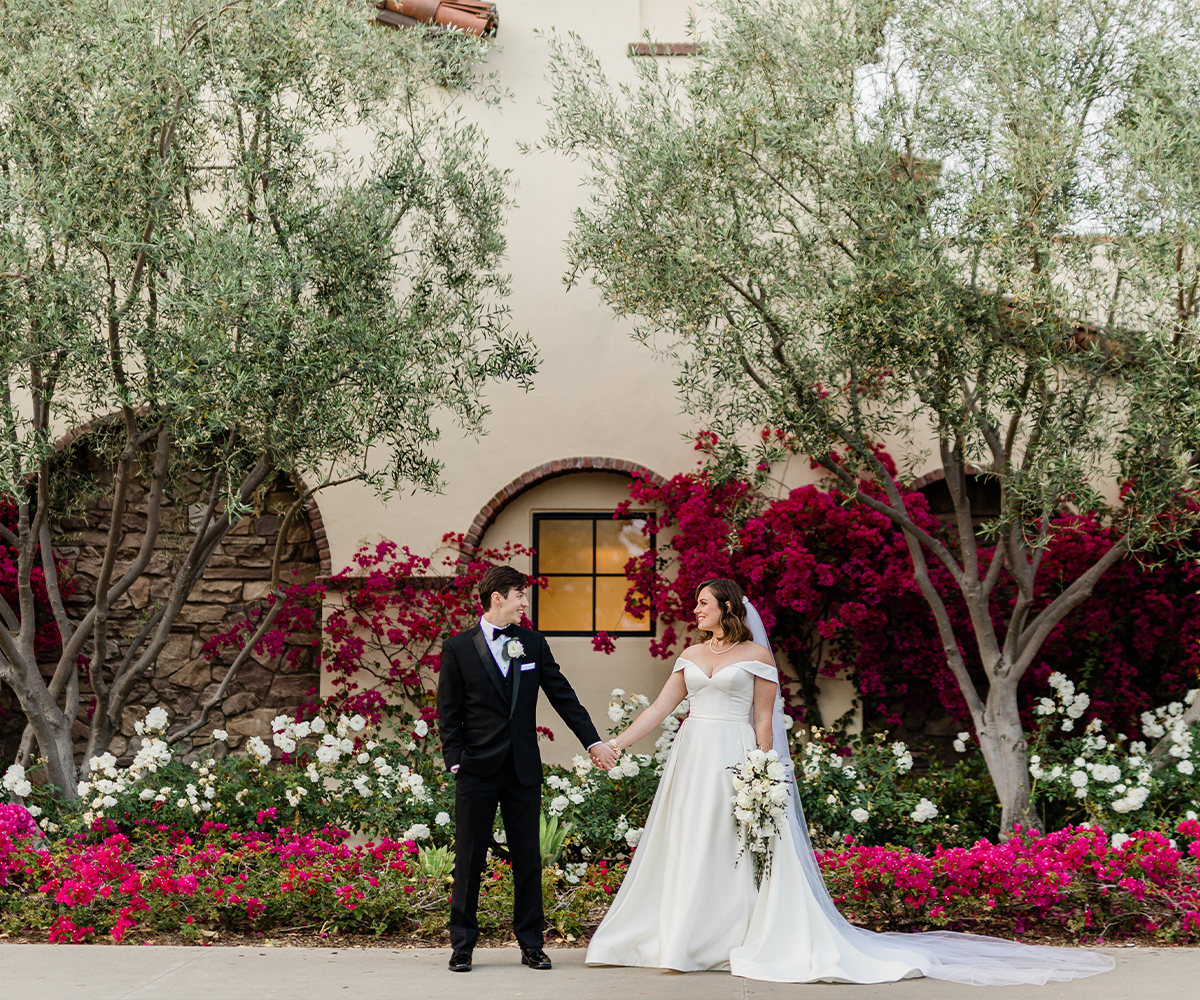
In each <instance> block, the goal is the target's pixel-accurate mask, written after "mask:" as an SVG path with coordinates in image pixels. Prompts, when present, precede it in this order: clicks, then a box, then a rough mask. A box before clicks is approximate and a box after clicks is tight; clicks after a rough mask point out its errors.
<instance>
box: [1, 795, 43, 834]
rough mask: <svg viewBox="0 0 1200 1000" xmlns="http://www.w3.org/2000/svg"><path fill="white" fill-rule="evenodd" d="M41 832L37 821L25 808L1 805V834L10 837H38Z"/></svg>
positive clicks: (11, 804)
mask: <svg viewBox="0 0 1200 1000" xmlns="http://www.w3.org/2000/svg"><path fill="white" fill-rule="evenodd" d="M39 832H40V831H39V830H38V828H37V821H36V820H34V818H33V816H32V815H30V812H29V810H28V809H26V808H25V807H24V806H21V805H17V804H16V803H12V802H4V803H0V833H3V834H6V835H7V836H9V837H36V836H38V835H39Z"/></svg>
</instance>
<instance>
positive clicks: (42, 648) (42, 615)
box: [0, 496, 77, 660]
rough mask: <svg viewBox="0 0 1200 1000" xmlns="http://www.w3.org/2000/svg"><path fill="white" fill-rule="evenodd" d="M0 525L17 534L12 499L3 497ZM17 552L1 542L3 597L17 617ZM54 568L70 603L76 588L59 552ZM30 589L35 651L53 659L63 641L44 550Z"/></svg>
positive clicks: (37, 554) (33, 571)
mask: <svg viewBox="0 0 1200 1000" xmlns="http://www.w3.org/2000/svg"><path fill="white" fill-rule="evenodd" d="M0 524H3V525H4V527H5V528H7V529H8V531H9V532H10V533H13V534H15V533H16V530H17V505H16V503H15V502H14V501H13V499H12V497H3V496H0ZM17 558H18V553H17V548H16V546H15V545H9V544H8V542H7V541H5V540H4V539H3V538H0V595H3V597H4V599H5V600H6V601H8V606H9V607H10V608H12V609H13V611H14V612H15V613H17V614H18V615H19V614H20V613H21V612H20V609H21V602H20V599H19V597H18V595H17ZM54 565H55V567H56V568H57V569H58V576H59V590H60V592H61V593H62V598H63V601H64V602H65V601H67V600H68V599H69V598H70V597H71V595H72V594H74V593H75V591H76V589H77V585H76V583H75V581H74V580H73V579H71V578H70V577H69V576H68V575H67V561H66V560H65V559H64V558H63V557H62V556H60V555H59V554H58V553H57V552H55V553H54ZM29 580H30V585H31V587H32V588H33V603H34V612H35V617H36V620H37V631H36V633H35V635H34V637H33V648H34V651H35V652H36V653H37V655H38V659H39V660H47V659H50V658H51V656H52V655H53V654H55V653H57V652H58V650H59V648H60V647H61V645H62V640H61V638H60V636H59V634H58V624H57V623H56V622H55V621H54V609H53V608H52V607H51V606H50V596H49V594H48V593H47V591H46V575H45V572H44V570H43V569H42V555H41V546H38V547H37V548H36V549H35V550H34V558H33V567H32V568H31V570H30V573H29Z"/></svg>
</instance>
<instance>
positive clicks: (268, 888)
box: [0, 820, 1200, 943]
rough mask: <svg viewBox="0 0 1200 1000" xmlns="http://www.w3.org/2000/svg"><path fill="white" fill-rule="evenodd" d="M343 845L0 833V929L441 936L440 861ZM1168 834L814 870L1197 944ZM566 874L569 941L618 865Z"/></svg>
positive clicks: (562, 884)
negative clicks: (48, 839) (45, 838)
mask: <svg viewBox="0 0 1200 1000" xmlns="http://www.w3.org/2000/svg"><path fill="white" fill-rule="evenodd" d="M342 832H343V831H338V830H324V831H318V832H314V833H307V834H297V833H295V832H294V831H292V830H290V829H286V828H284V829H281V830H279V831H277V832H276V833H274V834H261V833H235V832H232V831H229V830H227V829H225V828H224V827H223V826H222V825H221V824H206V825H205V827H203V828H202V829H201V830H199V831H196V832H195V833H194V834H188V833H185V832H184V831H181V830H178V829H174V828H171V827H168V826H165V825H163V824H157V825H155V824H146V823H143V824H139V825H138V826H137V827H135V828H134V829H133V830H131V831H130V832H129V833H128V834H114V833H106V832H105V831H104V830H102V829H101V830H98V831H97V832H96V833H94V834H92V835H91V836H79V837H69V838H63V839H62V840H59V841H57V842H55V843H54V844H52V845H51V846H50V847H49V848H45V847H40V848H39V847H37V846H36V844H35V842H33V841H32V840H30V839H29V838H15V839H13V838H9V837H8V836H7V835H6V834H3V833H0V873H3V875H4V877H5V878H6V879H7V881H6V883H5V884H3V885H2V886H0V930H3V931H4V932H7V933H9V934H11V935H24V934H29V933H31V932H34V931H45V932H46V933H47V936H48V938H49V940H51V941H58V942H79V941H86V940H90V939H92V938H95V937H100V936H106V937H109V938H111V939H112V940H116V941H120V940H123V939H124V938H126V937H127V936H128V935H129V934H130V933H131V932H134V931H138V932H145V931H161V932H171V933H179V934H183V935H185V936H194V937H196V938H197V939H199V938H201V937H204V936H211V934H212V933H213V932H214V931H217V932H220V931H223V930H228V931H243V932H244V931H260V932H263V933H267V932H272V931H275V932H278V931H283V930H287V931H292V932H295V931H299V932H301V933H308V934H316V933H319V932H320V931H321V930H322V929H326V930H328V929H333V928H336V929H338V930H342V931H347V932H357V933H374V934H383V933H399V934H412V933H417V934H429V933H431V932H435V931H438V930H440V929H442V928H443V927H444V926H445V922H446V919H447V916H448V911H449V898H448V894H449V885H448V882H447V880H446V878H445V869H444V866H441V865H440V863H438V859H436V858H431V857H429V856H428V855H427V854H426V853H425V852H422V851H420V850H418V848H417V846H416V845H415V844H414V843H413V842H412V841H396V840H389V839H386V838H383V839H381V840H380V841H379V842H377V843H371V844H367V845H366V846H364V847H353V848H351V847H347V846H346V845H345V844H344V843H342V837H341V834H342ZM1177 837H1178V841H1177V842H1172V841H1170V840H1168V838H1167V837H1165V836H1163V835H1162V834H1158V833H1137V834H1134V835H1133V836H1132V837H1130V838H1129V839H1128V840H1126V841H1124V842H1123V843H1121V845H1120V846H1119V847H1116V848H1114V847H1112V846H1111V844H1110V842H1109V840H1108V838H1107V837H1106V836H1105V835H1104V834H1103V833H1102V832H1101V831H1099V830H1094V829H1084V828H1071V829H1065V830H1060V831H1058V832H1057V833H1054V834H1049V835H1047V836H1040V835H1024V834H1021V835H1018V836H1016V837H1013V838H1012V839H1011V840H1009V841H1008V842H1007V843H1004V844H992V843H989V842H987V841H979V842H978V843H976V844H974V845H972V846H971V847H966V848H949V849H943V848H940V847H939V848H938V849H936V850H935V851H934V852H933V853H932V854H930V855H923V854H917V853H915V852H913V851H910V850H907V849H905V848H896V847H869V846H865V845H859V844H855V843H854V842H853V841H851V840H849V838H847V843H845V844H844V845H841V846H839V847H837V848H834V849H830V850H825V851H821V852H819V853H818V860H819V862H820V865H821V868H822V871H823V872H824V874H825V878H826V882H827V884H828V885H829V887H830V891H831V892H832V893H833V895H834V898H835V901H836V902H837V904H838V906H839V907H840V908H841V909H842V911H843V912H844V913H846V915H847V916H848V917H849V918H850V919H851V920H853V921H854V922H856V923H858V924H860V925H862V926H869V927H873V928H876V929H880V930H912V929H921V928H927V927H940V928H950V929H963V930H986V931H987V932H988V933H993V934H1003V935H1008V936H1011V937H1016V938H1022V937H1028V938H1037V937H1040V936H1050V937H1062V936H1064V935H1069V936H1071V937H1073V938H1076V939H1079V940H1088V941H1093V942H1096V941H1104V940H1119V939H1121V938H1123V937H1128V936H1137V937H1139V938H1146V937H1151V938H1154V939H1158V940H1163V941H1173V942H1181V943H1188V942H1196V941H1200V883H1198V881H1197V873H1196V866H1197V861H1198V860H1200V823H1197V822H1196V821H1194V820H1193V821H1189V822H1187V823H1183V824H1180V826H1179V828H1178V831H1177ZM568 867H569V868H574V871H573V872H564V871H562V870H556V869H553V868H548V869H547V870H546V876H545V880H544V885H543V889H544V895H545V903H546V912H547V917H548V919H549V920H550V921H551V923H552V924H554V925H555V926H556V928H557V929H558V930H559V932H560V933H571V934H575V935H579V934H580V933H582V931H583V929H584V927H585V926H586V925H589V924H590V925H594V924H595V923H596V922H597V921H598V920H599V918H600V917H602V916H603V913H604V910H605V909H606V907H607V903H608V901H609V900H610V899H611V897H612V895H613V894H614V893H615V892H616V890H617V888H618V887H619V886H620V882H621V879H622V877H623V875H624V872H625V867H624V866H623V865H621V864H617V865H609V864H606V863H604V862H598V863H591V864H588V865H585V866H582V867H581V868H579V867H575V866H568ZM483 883H484V884H483V891H482V893H481V904H480V905H481V913H480V918H481V925H482V926H483V928H484V930H485V932H489V933H504V931H505V922H506V920H507V917H508V915H509V913H510V912H511V905H512V881H511V877H510V872H509V869H508V866H507V864H506V863H505V862H504V861H503V860H499V859H497V860H495V861H494V862H493V863H492V864H491V866H490V867H489V869H488V871H487V872H486V873H485V875H484V880H483Z"/></svg>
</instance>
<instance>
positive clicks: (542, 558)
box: [536, 518, 592, 628]
mask: <svg viewBox="0 0 1200 1000" xmlns="http://www.w3.org/2000/svg"><path fill="white" fill-rule="evenodd" d="M536 544H537V550H538V572H539V573H590V572H591V571H592V521H591V519H590V518H589V519H588V520H586V521H559V520H557V519H551V518H545V519H543V520H541V521H538V540H537V543H536ZM588 628H591V626H590V625H589V626H588Z"/></svg>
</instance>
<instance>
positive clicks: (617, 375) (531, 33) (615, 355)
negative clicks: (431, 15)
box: [320, 0, 695, 571]
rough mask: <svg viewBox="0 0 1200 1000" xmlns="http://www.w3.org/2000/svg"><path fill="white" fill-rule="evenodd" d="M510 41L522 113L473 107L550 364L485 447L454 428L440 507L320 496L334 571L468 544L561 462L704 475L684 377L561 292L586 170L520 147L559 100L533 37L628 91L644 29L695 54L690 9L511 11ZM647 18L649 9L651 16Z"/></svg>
mask: <svg viewBox="0 0 1200 1000" xmlns="http://www.w3.org/2000/svg"><path fill="white" fill-rule="evenodd" d="M499 8H500V19H501V20H500V34H499V38H498V40H497V46H496V48H495V49H494V50H493V52H492V54H491V55H490V57H489V59H488V65H487V69H489V70H494V71H495V72H497V73H498V74H499V79H500V82H501V83H502V84H503V86H504V87H505V88H507V89H509V90H511V91H512V94H513V100H512V101H511V102H509V103H506V104H504V105H503V106H502V107H501V108H500V109H499V110H494V109H481V108H478V107H474V106H470V105H468V106H467V107H466V110H467V112H468V114H470V115H471V116H472V117H474V118H476V119H477V120H478V121H479V123H480V125H481V127H482V128H483V129H484V131H485V132H486V134H487V136H488V141H489V150H490V154H491V156H492V157H493V159H494V161H495V162H496V164H497V165H499V166H501V167H504V168H508V169H510V170H511V171H512V175H513V179H514V183H515V188H514V194H515V197H516V201H517V205H516V207H515V208H514V209H513V211H512V212H511V214H510V217H509V220H508V224H507V227H506V235H507V238H508V268H509V270H510V271H511V274H512V295H511V298H510V304H511V306H512V325H513V327H514V328H516V329H520V330H527V331H529V332H530V333H531V334H532V336H533V338H534V340H535V341H536V343H537V345H538V348H539V350H540V352H541V357H542V363H541V366H540V371H539V374H538V376H537V379H536V384H535V387H534V389H533V391H532V392H529V393H525V392H522V391H520V390H518V389H515V388H513V387H509V386H499V387H494V388H492V389H490V390H489V391H488V393H487V402H488V404H489V405H490V406H491V408H492V415H491V416H490V418H489V419H488V421H487V430H486V436H485V437H484V438H482V439H481V440H472V439H468V438H464V437H463V436H462V435H461V433H460V432H459V431H457V430H456V429H455V428H453V427H447V428H445V430H444V432H443V438H442V441H441V442H440V443H439V444H438V446H437V457H438V458H439V459H440V460H441V461H442V462H443V463H444V464H445V487H444V491H443V492H442V493H441V494H440V495H428V494H416V495H413V496H405V497H400V498H396V499H393V500H391V501H389V502H387V503H382V502H380V500H379V499H378V498H377V497H376V496H375V495H374V493H373V492H372V491H371V490H370V489H369V488H366V487H363V486H361V485H358V484H350V485H347V486H343V487H338V488H336V489H333V490H329V491H327V492H325V493H323V494H322V495H321V497H320V506H321V511H322V515H323V517H324V520H325V526H326V531H327V533H328V536H329V542H330V548H331V558H332V562H333V568H334V570H335V571H336V570H337V569H339V568H341V567H342V566H344V565H346V563H347V562H348V561H349V559H350V557H351V556H352V555H353V553H354V551H355V550H356V549H357V548H358V547H359V546H360V545H361V544H363V543H368V542H371V541H374V540H377V539H379V538H383V537H388V538H393V539H397V540H403V542H404V544H407V545H409V546H410V547H412V548H413V549H414V550H415V551H429V550H432V549H433V548H434V547H436V545H437V544H438V542H439V540H440V539H441V536H442V534H443V533H444V532H446V531H452V530H456V531H465V530H466V529H467V528H468V527H469V526H470V524H471V521H472V519H473V518H474V517H475V515H476V513H477V512H478V511H479V509H480V507H481V506H482V505H483V504H484V503H485V502H486V501H487V500H488V499H489V498H490V497H491V496H492V495H493V494H494V493H495V492H496V490H497V489H499V488H501V487H502V486H504V485H505V484H506V483H508V482H510V481H512V480H513V479H514V478H516V477H518V476H520V475H521V474H522V473H524V472H525V471H526V470H528V469H531V468H534V467H536V466H538V465H540V464H541V463H543V462H547V461H550V460H552V459H558V458H566V457H572V456H578V455H599V456H607V457H613V458H621V459H626V460H629V461H632V462H636V463H638V464H640V465H644V466H647V467H649V468H651V469H655V470H658V471H661V472H664V473H666V474H670V473H672V472H675V471H678V470H680V469H682V468H686V467H687V466H690V465H691V464H693V463H694V461H695V456H694V453H693V452H692V450H691V446H690V445H689V444H688V443H687V442H686V441H685V440H684V439H683V437H682V435H683V434H685V433H686V432H687V431H688V430H689V429H690V427H691V422H690V421H689V420H688V419H687V418H685V417H683V416H682V415H681V414H680V412H679V404H678V401H677V398H676V395H675V392H674V389H673V386H672V382H673V379H674V375H675V372H674V371H673V368H672V366H671V365H670V364H668V363H666V362H664V361H661V360H658V359H656V358H655V357H654V356H653V355H652V354H651V353H650V352H649V351H648V350H647V349H646V348H644V347H641V346H639V345H637V344H635V343H634V342H633V340H632V339H631V338H630V337H629V331H630V324H629V323H627V322H623V321H620V320H617V319H615V318H614V317H613V315H612V313H611V312H610V310H609V309H608V308H607V307H606V306H605V305H604V304H603V303H602V302H601V301H600V298H599V296H598V294H597V293H596V292H595V291H594V290H593V289H592V288H590V287H587V286H586V285H585V286H583V287H579V288H575V289H572V290H570V291H568V290H567V289H566V287H565V286H564V284H563V274H564V272H565V271H566V266H567V262H566V257H565V255H564V252H563V242H564V240H565V239H566V236H567V233H568V231H569V228H570V224H571V213H572V211H573V210H574V209H575V208H576V207H577V206H579V205H581V204H583V203H584V201H585V199H586V192H585V191H584V190H583V189H582V188H581V187H580V183H579V181H580V171H579V168H578V166H577V165H575V164H573V163H571V162H569V161H567V160H565V159H563V158H561V157H558V156H553V155H550V154H532V155H523V154H522V153H520V151H519V150H518V148H517V143H518V142H534V141H536V140H537V139H538V138H539V136H540V135H541V132H542V129H543V124H544V122H545V117H546V111H545V108H544V107H543V106H542V104H541V103H540V102H545V101H546V100H548V98H549V95H550V88H549V84H548V83H547V82H546V79H545V76H546V61H547V55H548V44H547V42H546V41H545V39H544V38H539V37H537V36H536V35H535V32H536V31H542V32H548V31H550V30H551V29H558V30H559V31H561V32H566V31H574V32H577V33H578V34H579V35H580V36H581V37H582V38H583V40H584V41H585V42H586V43H587V44H588V45H590V46H591V47H592V48H593V49H594V51H595V52H596V54H597V56H598V57H599V58H601V59H602V60H603V61H604V63H605V65H606V68H607V69H608V70H609V71H610V73H611V75H612V78H613V79H614V80H624V79H631V78H632V73H631V71H630V68H629V66H628V62H629V61H628V59H627V58H626V55H625V54H626V51H627V49H628V45H629V43H630V42H633V41H637V40H638V39H639V38H640V36H641V34H642V31H643V29H644V28H645V27H651V26H654V27H655V33H656V36H657V37H659V38H661V39H662V40H664V41H684V40H685V36H684V23H685V20H686V16H687V10H688V4H687V3H685V2H682V0H645V2H644V3H643V2H639V0H612V2H606V3H604V4H596V3H594V2H587V0H500V3H499ZM643 8H644V9H643Z"/></svg>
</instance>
